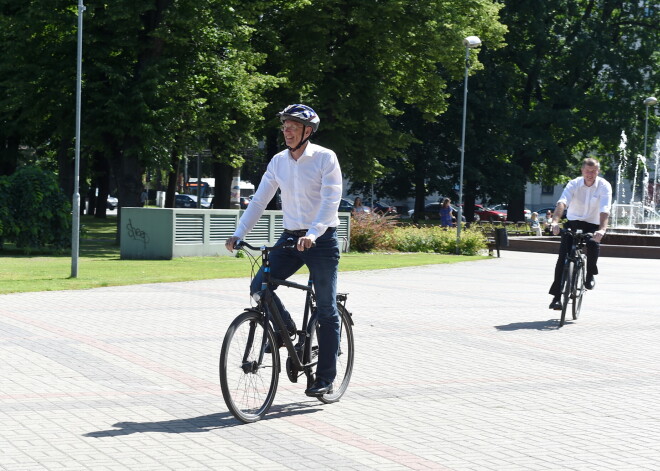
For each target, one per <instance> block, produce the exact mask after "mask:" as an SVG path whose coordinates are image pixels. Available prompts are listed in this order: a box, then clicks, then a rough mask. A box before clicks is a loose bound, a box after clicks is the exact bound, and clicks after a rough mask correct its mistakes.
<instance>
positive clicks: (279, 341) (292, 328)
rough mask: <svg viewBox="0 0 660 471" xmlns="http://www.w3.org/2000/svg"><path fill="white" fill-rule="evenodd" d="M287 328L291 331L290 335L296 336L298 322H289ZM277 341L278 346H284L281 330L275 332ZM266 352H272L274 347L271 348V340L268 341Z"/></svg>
mask: <svg viewBox="0 0 660 471" xmlns="http://www.w3.org/2000/svg"><path fill="white" fill-rule="evenodd" d="M286 330H288V331H289V337H291V338H294V337H295V335H296V330H297V329H296V324H295V323H294V322H293V320H292V321H291V324H289V325H288V326H287V328H286ZM275 343H276V344H277V348H278V349H279V348H282V347H283V346H284V339H283V338H282V336H281V335H280V333H279V332H275ZM264 352H265V353H271V352H272V349H271V348H270V341H268V342H266V348H265V349H264Z"/></svg>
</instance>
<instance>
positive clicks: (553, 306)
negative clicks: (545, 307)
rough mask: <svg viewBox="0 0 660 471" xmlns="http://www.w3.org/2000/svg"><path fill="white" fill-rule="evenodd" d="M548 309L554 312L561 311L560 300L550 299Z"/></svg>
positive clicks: (557, 298)
mask: <svg viewBox="0 0 660 471" xmlns="http://www.w3.org/2000/svg"><path fill="white" fill-rule="evenodd" d="M549 308H550V309H554V310H555V311H561V299H559V296H557V297H556V298H553V299H552V302H551V303H550V306H549Z"/></svg>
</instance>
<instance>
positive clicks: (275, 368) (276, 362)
mask: <svg viewBox="0 0 660 471" xmlns="http://www.w3.org/2000/svg"><path fill="white" fill-rule="evenodd" d="M294 247H295V246H294V244H293V240H292V239H290V240H289V241H288V243H285V244H282V245H278V246H273V247H266V246H262V247H253V246H252V245H250V244H248V243H247V242H245V241H238V242H237V243H236V246H235V248H237V249H243V250H245V249H250V250H254V251H258V252H261V263H262V265H263V266H264V267H268V268H269V267H270V260H269V254H270V252H271V251H273V250H295V248H294ZM245 253H246V254H248V256H250V257H251V258H252V261H253V267H254V266H256V262H257V257H254V256H252V255H251V254H250V252H247V251H246V252H245ZM263 275H264V279H263V280H264V284H265V286H266V288H265V289H264V290H262V291H261V292H259V293H258V296H257V298H258V300H257V305H256V306H255V307H251V308H247V309H245V311H244V312H243V313H242V314H240V315H239V316H238V317H236V319H234V321H233V322H232V323H231V324H230V326H229V328H228V329H227V333H226V334H225V338H224V341H223V342H222V350H221V352H220V385H221V386H222V395H223V397H224V400H225V403H226V404H227V407H228V408H229V411H230V412H231V413H232V414H233V415H234V417H236V418H237V419H238V420H240V421H241V422H244V423H249V422H256V421H257V420H259V419H261V418H262V417H263V416H264V415H265V414H266V413H267V412H268V409H269V408H270V406H271V404H272V403H273V400H274V399H275V393H276V391H277V384H278V379H279V373H280V369H281V366H280V365H281V363H280V354H279V348H278V345H277V342H276V331H278V332H281V333H282V334H281V335H282V340H283V342H284V346H285V347H286V351H287V353H288V357H287V359H286V363H285V368H286V373H287V376H288V377H289V380H290V381H291V382H293V383H297V382H298V378H300V377H301V376H304V377H305V379H306V380H307V381H306V388H309V387H310V386H311V385H312V383H313V382H314V371H315V367H316V364H317V358H318V348H319V347H318V330H317V329H318V323H317V320H316V299H315V295H314V285H313V281H312V279H311V275H310V279H309V281H308V283H307V285H303V284H299V283H294V282H291V281H286V280H278V279H275V278H272V277H271V275H270V270H269V269H266V270H264V274H263ZM272 286H286V287H289V288H294V289H298V290H301V291H305V293H306V300H305V310H304V315H303V321H302V325H301V327H300V329H299V330H296V332H295V333H293V334H292V336H288V335H287V334H286V332H287V329H286V326H285V323H284V320H283V319H282V316H281V314H280V311H279V309H278V308H277V305H276V304H275V302H274V300H273V291H272ZM347 296H348V295H347V294H337V309H338V311H339V317H340V341H339V352H338V355H337V376H336V378H335V380H334V382H333V384H332V390H331V392H329V393H327V394H324V395H322V396H320V397H318V399H319V400H320V401H321V402H324V403H326V404H329V403H332V402H336V401H338V400H339V399H340V398H341V397H342V396H343V395H344V393H345V392H346V388H348V383H349V382H350V379H351V374H352V372H353V355H354V353H353V319H352V315H351V313H350V312H349V311H348V310H347V309H346V300H347ZM273 325H274V326H275V329H273ZM294 342H295V343H294ZM273 346H275V347H274V348H273Z"/></svg>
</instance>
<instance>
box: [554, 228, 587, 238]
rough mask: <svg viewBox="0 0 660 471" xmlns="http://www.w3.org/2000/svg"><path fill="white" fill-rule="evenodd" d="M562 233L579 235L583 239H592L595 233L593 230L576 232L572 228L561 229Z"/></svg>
mask: <svg viewBox="0 0 660 471" xmlns="http://www.w3.org/2000/svg"><path fill="white" fill-rule="evenodd" d="M559 233H560V234H565V233H568V234H571V235H572V236H573V237H579V238H581V239H591V238H592V237H593V236H594V235H593V234H592V233H591V232H576V231H573V230H570V229H559Z"/></svg>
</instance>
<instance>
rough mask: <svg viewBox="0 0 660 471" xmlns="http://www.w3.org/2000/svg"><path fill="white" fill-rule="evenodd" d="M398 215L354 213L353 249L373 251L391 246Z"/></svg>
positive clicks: (352, 229)
mask: <svg viewBox="0 0 660 471" xmlns="http://www.w3.org/2000/svg"><path fill="white" fill-rule="evenodd" d="M395 227H396V217H394V216H380V215H378V214H373V213H354V214H353V216H352V219H351V249H352V250H355V251H357V252H371V251H372V250H382V249H387V248H389V243H390V239H391V238H390V234H391V233H392V231H393V230H394V228H395Z"/></svg>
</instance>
